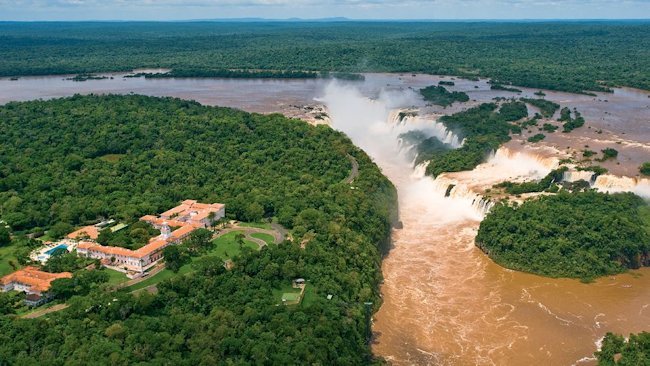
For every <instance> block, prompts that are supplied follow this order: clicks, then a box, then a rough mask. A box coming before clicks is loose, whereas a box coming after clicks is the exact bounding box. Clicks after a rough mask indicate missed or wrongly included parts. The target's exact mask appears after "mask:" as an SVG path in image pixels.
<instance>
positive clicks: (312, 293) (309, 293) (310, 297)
mask: <svg viewBox="0 0 650 366" xmlns="http://www.w3.org/2000/svg"><path fill="white" fill-rule="evenodd" d="M318 296H319V295H318V291H316V288H315V287H314V286H312V285H310V284H307V286H306V287H305V295H304V296H303V298H302V306H309V305H311V304H313V303H314V302H315V301H316V298H317V297H318ZM323 297H324V296H323Z"/></svg>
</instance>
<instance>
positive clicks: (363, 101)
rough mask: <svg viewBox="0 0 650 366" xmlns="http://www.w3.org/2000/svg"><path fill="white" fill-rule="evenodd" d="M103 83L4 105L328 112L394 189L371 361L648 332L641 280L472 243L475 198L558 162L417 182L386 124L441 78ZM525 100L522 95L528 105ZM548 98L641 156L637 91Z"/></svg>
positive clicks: (649, 282) (399, 361)
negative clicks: (574, 273)
mask: <svg viewBox="0 0 650 366" xmlns="http://www.w3.org/2000/svg"><path fill="white" fill-rule="evenodd" d="M111 76H113V77H114V78H113V79H106V80H89V81H86V82H73V81H70V80H65V77H62V76H48V77H33V78H32V77H29V78H28V77H25V78H20V79H19V80H17V81H10V80H8V79H0V104H3V103H6V102H9V101H12V100H30V99H39V98H43V99H47V98H54V97H62V96H68V95H72V94H75V93H84V94H87V93H122V94H126V93H131V92H132V93H139V94H145V95H154V96H175V97H180V98H186V99H194V100H197V101H199V102H201V103H204V104H209V105H223V106H229V107H234V108H240V109H244V110H248V111H252V112H260V113H269V112H280V113H286V114H289V115H292V116H298V117H302V116H303V114H305V110H304V109H303V106H305V105H321V104H324V105H325V106H327V109H328V111H329V114H330V118H331V123H332V126H333V127H334V128H336V129H339V130H341V131H343V132H345V133H347V134H348V135H349V136H350V137H351V138H352V139H353V141H354V142H355V143H356V144H357V145H358V146H360V147H361V148H363V149H364V150H365V151H366V152H367V153H368V154H369V155H370V156H371V157H372V158H373V159H374V161H375V162H376V163H377V164H378V165H379V166H380V167H381V169H382V171H383V172H384V174H385V175H386V176H387V177H388V178H390V179H391V180H392V181H393V183H394V184H395V185H396V187H397V189H398V194H399V204H400V220H401V221H402V223H403V228H402V229H401V230H394V233H393V245H394V248H393V249H392V250H391V252H390V253H389V255H388V256H387V257H386V258H385V260H384V262H383V267H382V269H383V274H384V278H385V281H384V284H383V286H382V296H383V304H382V306H381V308H380V309H379V311H378V313H376V314H375V317H374V324H373V331H374V334H375V339H374V342H373V351H374V352H375V353H376V354H377V355H379V356H382V357H384V358H386V359H387V360H389V361H390V362H392V363H394V364H396V365H573V364H575V365H588V364H593V363H594V359H593V352H594V351H595V350H596V348H597V343H598V341H599V340H600V339H601V338H602V336H603V335H604V334H605V333H606V332H609V331H611V332H618V333H622V334H625V335H627V334H629V333H630V332H639V331H642V330H650V270H649V269H644V270H639V271H631V272H629V273H628V274H623V275H617V276H612V277H606V278H601V279H599V280H598V281H596V282H595V283H590V284H584V283H581V282H579V281H576V280H568V279H548V278H543V277H539V276H534V275H530V274H525V273H520V272H514V271H511V270H507V269H504V268H502V267H500V266H498V265H495V264H494V263H493V262H491V261H490V260H489V258H487V257H486V256H485V255H483V253H482V252H481V251H480V250H478V249H477V248H476V247H475V246H474V236H475V234H476V230H477V228H478V225H479V223H480V220H481V218H482V217H483V215H484V213H485V212H484V211H482V210H481V209H480V208H477V207H476V204H475V202H474V201H475V200H474V198H473V196H472V192H471V190H472V188H471V187H481V186H486V185H488V184H491V183H492V182H494V181H498V180H503V179H510V178H513V177H515V178H522V177H537V176H540V175H543V174H544V173H545V172H546V171H547V170H549V169H550V168H551V165H552V164H553V162H549V160H548V159H546V160H545V159H544V158H542V157H539V156H536V155H535V154H534V153H532V152H528V153H527V154H528V155H526V156H523V155H521V156H519V155H517V154H514V155H513V154H512V153H510V154H501V155H499V154H497V156H495V157H494V158H492V159H491V160H490V161H488V163H486V164H484V166H481V167H479V168H477V169H476V170H475V171H473V172H470V173H468V174H467V175H459V176H456V177H453V178H454V179H456V181H455V182H456V183H458V184H459V186H461V185H466V186H467V187H469V188H468V189H467V190H466V191H461V190H460V189H459V190H458V193H457V194H452V195H450V197H444V193H445V188H446V184H443V183H444V182H438V181H434V180H432V179H431V178H428V177H423V175H422V173H421V169H413V166H412V164H411V163H410V162H409V160H408V158H406V157H405V156H404V154H403V152H401V151H400V148H399V145H398V143H397V134H398V133H399V132H401V131H402V129H404V128H409V127H408V126H395V125H394V124H393V123H391V121H390V114H391V111H394V110H395V109H396V108H403V107H410V106H413V105H415V106H417V107H422V102H420V101H418V100H417V98H416V97H415V93H413V92H412V90H411V89H410V88H418V87H422V86H425V85H430V84H431V83H433V82H436V81H437V80H439V78H438V77H435V76H417V77H412V76H411V75H406V76H400V75H381V74H373V75H367V77H366V81H365V82H362V83H353V84H352V85H347V86H346V85H343V84H330V83H329V82H328V81H324V80H227V79H154V80H145V79H143V78H129V79H125V78H122V74H111ZM447 79H448V78H447ZM474 85H477V86H479V88H474ZM455 88H456V89H455V90H467V91H468V94H470V97H471V98H472V99H474V100H476V101H477V102H479V101H487V100H490V99H492V98H493V97H495V96H504V95H505V96H508V93H507V92H495V91H491V90H489V87H488V86H487V84H486V83H485V81H480V82H470V81H457V85H456V87H455ZM382 90H385V91H386V92H382ZM533 92H534V90H525V89H524V94H525V95H530V94H532V93H533ZM314 98H319V99H317V100H314ZM370 98H371V99H370ZM547 98H548V99H552V100H555V101H558V102H561V103H562V104H563V105H564V103H577V104H580V105H581V106H582V108H583V109H584V110H585V113H584V115H585V117H586V118H587V124H588V125H592V126H594V128H603V129H608V131H612V133H614V134H619V135H620V134H622V133H624V132H625V131H630V132H633V133H634V135H635V137H634V138H636V139H637V140H636V141H635V142H636V143H637V144H638V145H639V146H640V149H642V150H639V151H642V152H641V153H640V154H641V155H643V151H645V150H643V149H646V148H650V145H648V143H649V140H650V128H648V124H647V121H648V120H650V118H648V117H649V113H648V104H649V103H650V102H649V101H650V99H648V97H647V93H645V92H641V91H634V90H623V89H619V90H617V92H616V93H614V94H603V95H601V94H599V95H598V97H587V96H577V95H572V94H566V93H552V92H547ZM606 99H609V101H607V102H604V100H606ZM615 102H616V103H615ZM567 105H573V104H567ZM452 110H453V108H450V109H448V110H442V109H441V110H436V111H434V112H436V113H449V112H450V111H452ZM524 153H526V152H525V151H524V152H522V154H524ZM637 154H638V152H637ZM449 179H451V178H449Z"/></svg>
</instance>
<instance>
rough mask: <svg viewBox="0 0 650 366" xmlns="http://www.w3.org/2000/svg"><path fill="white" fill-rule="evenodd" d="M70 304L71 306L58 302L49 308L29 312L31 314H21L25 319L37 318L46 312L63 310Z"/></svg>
mask: <svg viewBox="0 0 650 366" xmlns="http://www.w3.org/2000/svg"><path fill="white" fill-rule="evenodd" d="M68 306H70V305H68V304H57V305H54V306H50V307H49V308H47V309H41V310H37V311H34V312H32V313H29V314H25V315H23V316H21V318H23V319H35V318H38V317H41V316H43V315H45V314H49V313H53V312H55V311H59V310H63V309H65V308H67V307H68Z"/></svg>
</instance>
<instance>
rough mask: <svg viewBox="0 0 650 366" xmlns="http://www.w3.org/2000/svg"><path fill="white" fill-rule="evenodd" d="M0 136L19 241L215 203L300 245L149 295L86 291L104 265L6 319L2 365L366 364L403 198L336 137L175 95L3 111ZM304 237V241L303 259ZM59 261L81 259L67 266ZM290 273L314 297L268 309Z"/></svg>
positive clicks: (171, 283) (211, 263)
mask: <svg viewBox="0 0 650 366" xmlns="http://www.w3.org/2000/svg"><path fill="white" fill-rule="evenodd" d="M0 139H1V140H2V141H3V144H1V145H0V205H1V207H2V211H1V212H2V219H4V220H6V221H7V222H8V223H9V224H10V225H11V226H12V228H13V230H14V233H15V234H16V235H18V236H20V235H21V233H25V232H27V231H37V230H42V229H43V228H45V229H46V228H48V227H49V226H50V225H52V226H54V225H57V224H61V223H64V224H74V225H77V224H84V223H88V222H92V221H93V220H96V219H97V218H99V217H114V218H116V219H120V220H124V221H127V222H128V221H130V220H133V219H135V218H137V217H139V216H140V215H143V214H151V213H157V212H161V211H163V210H166V209H168V208H170V207H173V206H174V205H176V204H177V203H178V202H179V201H181V200H183V199H188V198H192V199H197V200H200V201H204V202H223V203H225V204H226V205H227V214H228V215H229V217H231V218H236V219H241V220H249V221H256V220H260V219H262V218H264V217H271V216H275V217H277V219H278V220H279V222H280V223H282V224H283V225H285V226H286V227H288V228H289V229H291V231H292V233H293V235H294V243H290V242H286V243H283V244H281V245H269V246H267V247H265V248H264V249H262V250H261V251H259V252H257V251H243V252H242V255H241V256H240V257H236V258H235V264H234V268H233V269H232V270H226V269H224V266H223V260H222V259H221V258H218V257H213V256H204V257H201V258H197V259H196V263H194V261H193V263H192V265H193V268H194V270H193V272H191V273H190V274H186V275H179V276H176V277H175V278H174V279H172V280H168V281H166V282H162V283H161V284H159V285H158V289H159V293H158V294H157V295H155V296H154V295H149V294H147V293H143V294H140V295H137V296H134V295H131V294H128V293H126V292H117V293H115V292H113V293H110V292H107V291H103V289H104V287H103V286H95V285H89V284H93V283H98V282H102V281H105V280H106V278H99V277H102V276H103V277H106V276H105V274H102V273H99V271H91V272H88V273H94V272H98V273H97V276H99V277H98V278H85V276H84V275H81V274H75V278H73V279H72V280H67V281H61V283H59V284H57V292H58V293H61V296H64V297H71V298H70V299H69V300H68V304H70V307H69V308H68V309H66V310H64V311H61V312H57V313H53V314H51V315H49V317H48V319H33V320H27V319H26V320H20V319H15V318H12V317H10V316H0V360H3V361H4V362H8V363H9V364H38V363H47V364H64V363H72V364H106V363H111V364H137V363H140V362H148V363H154V364H175V365H197V364H250V363H255V364H347V365H358V364H363V363H366V362H368V360H369V359H370V357H371V354H370V350H369V348H368V347H367V343H366V333H365V317H364V305H363V303H364V302H366V301H370V302H373V303H374V307H375V308H376V307H378V306H379V303H380V298H379V295H378V284H379V282H380V280H381V272H380V262H381V255H382V252H383V251H385V250H386V249H387V245H388V239H387V238H388V235H389V231H390V222H391V220H392V219H394V218H393V217H392V216H393V215H394V214H395V199H396V194H395V190H394V187H393V186H392V185H391V183H390V182H389V181H388V180H387V179H386V178H385V177H384V176H383V175H382V174H381V173H380V171H379V169H378V168H377V167H376V166H375V165H374V164H373V163H372V162H371V160H370V159H369V158H368V156H366V155H365V154H364V153H363V152H362V151H360V150H359V149H357V148H356V147H355V146H354V145H353V144H352V143H351V141H350V140H349V139H348V138H347V137H345V136H344V135H343V134H341V133H338V132H336V131H334V130H332V129H330V128H328V127H312V126H309V125H307V124H306V123H303V122H301V121H298V120H290V119H287V118H285V117H283V116H280V115H268V116H264V115H258V114H248V113H244V112H240V111H237V110H232V109H227V108H214V107H205V106H201V105H199V104H198V103H195V102H190V101H184V100H178V99H172V98H151V97H144V96H101V97H99V96H74V97H71V98H65V99H56V100H50V101H34V102H25V103H9V104H7V105H5V106H2V107H0ZM348 154H349V155H351V156H353V157H354V158H355V159H356V160H357V161H358V163H359V176H358V177H357V178H356V179H355V181H354V187H355V188H358V189H350V185H349V184H346V183H345V182H344V180H345V178H346V177H347V176H348V175H349V173H350V169H351V164H350V161H349V159H348V158H347V155H348ZM141 234H142V235H143V236H145V235H149V233H141ZM305 234H306V236H305V237H306V238H307V237H308V238H311V239H310V240H309V242H308V244H307V245H306V248H305V249H301V247H300V242H301V241H302V236H303V235H305ZM108 239H110V238H108ZM21 240H25V239H20V238H17V239H15V240H14V241H21ZM27 241H29V240H27ZM58 262H60V263H59V264H60V265H62V266H64V265H71V266H76V265H77V264H76V263H67V262H68V259H67V258H66V257H61V260H60V261H58ZM296 277H303V278H305V279H307V280H308V281H309V285H308V286H310V287H311V288H312V291H314V292H315V294H316V295H315V296H313V299H312V300H311V301H310V302H309V303H305V304H302V305H300V306H294V307H287V306H277V305H278V303H279V302H280V299H279V298H277V297H276V296H275V295H274V290H276V289H280V288H283V287H286V285H288V284H290V283H291V282H290V281H291V280H292V279H294V278H296ZM76 283H77V284H80V287H78V288H77V287H75V284H76ZM77 290H78V291H79V292H77ZM328 294H331V295H333V297H332V299H331V300H327V299H326V295H328ZM4 298H5V297H2V298H0V300H2V301H4V300H3V299H4ZM3 304H5V305H6V301H4V302H3ZM0 307H3V305H2V304H0Z"/></svg>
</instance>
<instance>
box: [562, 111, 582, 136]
mask: <svg viewBox="0 0 650 366" xmlns="http://www.w3.org/2000/svg"><path fill="white" fill-rule="evenodd" d="M573 114H574V117H573V118H571V110H570V109H569V108H568V107H564V108H562V110H560V118H559V119H558V121H560V122H564V125H563V129H562V132H564V133H567V132H571V131H573V130H575V129H576V128H578V127H582V126H583V125H584V124H585V119H584V118H583V117H582V115H581V114H580V112H578V111H577V110H573Z"/></svg>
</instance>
